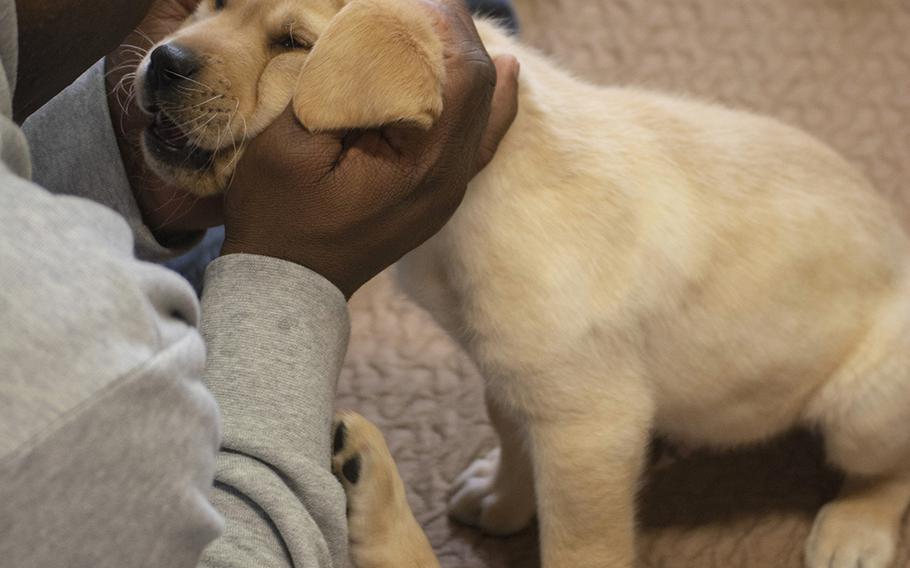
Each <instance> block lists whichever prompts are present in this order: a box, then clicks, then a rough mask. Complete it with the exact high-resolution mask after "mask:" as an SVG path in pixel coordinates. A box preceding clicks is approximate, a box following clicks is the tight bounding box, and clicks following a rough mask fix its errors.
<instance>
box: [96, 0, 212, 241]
mask: <svg viewBox="0 0 910 568" xmlns="http://www.w3.org/2000/svg"><path fill="white" fill-rule="evenodd" d="M199 2H200V0H156V1H155V2H154V3H153V4H152V6H151V8H150V9H149V12H148V14H147V15H146V17H145V19H144V20H143V21H142V23H141V24H139V27H138V28H137V29H136V31H134V32H133V33H132V34H130V35H129V36H128V37H127V38H126V39H125V40H124V41H123V44H122V45H121V46H120V47H119V48H117V49H116V50H115V51H114V52H113V53H111V54H110V55H108V57H107V60H106V68H107V75H106V82H107V89H108V106H109V107H110V112H111V121H112V122H113V125H114V131H115V132H116V134H117V143H118V145H119V147H120V154H121V157H122V158H123V163H124V166H125V167H126V172H127V176H128V177H129V180H130V185H131V186H132V189H133V194H134V195H135V197H136V202H137V203H138V205H139V209H140V211H141V212H142V216H143V220H144V221H145V223H146V225H148V226H149V227H150V228H151V229H152V232H153V233H154V234H155V236H156V237H157V238H158V240H159V241H161V242H162V244H165V245H166V244H169V243H171V242H179V241H182V240H184V239H185V238H186V237H187V236H189V235H193V234H195V233H198V232H199V231H201V230H204V229H206V228H208V227H213V226H216V225H220V224H222V223H223V222H224V220H223V213H222V203H223V200H222V198H221V196H214V197H208V198H199V197H196V196H194V195H190V194H189V193H187V192H185V191H183V190H181V189H178V188H176V187H173V186H169V185H168V184H166V183H165V182H163V181H162V180H161V179H160V178H158V177H157V176H156V175H155V174H154V173H152V171H151V170H150V169H149V168H148V167H147V166H146V164H145V159H144V158H143V157H142V150H141V149H140V146H139V139H140V136H141V135H142V132H143V131H144V130H145V128H146V127H147V126H148V125H149V124H150V123H151V120H152V117H150V116H149V115H147V114H145V113H143V112H142V111H141V110H140V109H139V106H138V104H137V103H136V97H135V96H134V92H133V89H134V87H133V79H134V78H135V74H136V68H137V67H138V66H139V63H140V62H141V61H142V58H143V57H144V56H145V54H146V52H148V50H149V49H150V48H151V47H152V46H153V45H155V43H157V42H158V41H160V40H161V39H163V38H164V37H166V36H168V35H169V34H171V33H172V32H174V31H175V30H176V29H177V28H178V27H179V26H180V24H181V23H183V21H184V20H186V19H187V18H188V17H189V16H190V14H192V13H193V11H194V10H195V9H196V6H198V4H199Z"/></svg>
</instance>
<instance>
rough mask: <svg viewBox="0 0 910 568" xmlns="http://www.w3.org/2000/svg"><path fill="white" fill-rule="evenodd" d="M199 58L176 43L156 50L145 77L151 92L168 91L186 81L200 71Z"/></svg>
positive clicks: (150, 59)
mask: <svg viewBox="0 0 910 568" xmlns="http://www.w3.org/2000/svg"><path fill="white" fill-rule="evenodd" d="M199 66H200V65H199V58H198V57H196V54H194V53H193V52H192V51H190V50H189V49H187V48H185V47H182V46H180V45H177V44H174V43H166V44H164V45H161V46H159V47H157V48H155V51H153V52H152V55H151V57H150V58H149V66H148V70H147V71H146V75H145V82H146V86H147V87H148V89H149V91H151V92H156V91H159V90H161V89H166V88H168V87H170V86H171V85H175V84H177V83H179V82H181V81H186V80H187V79H189V78H190V77H192V76H193V75H194V74H195V73H196V72H197V71H199Z"/></svg>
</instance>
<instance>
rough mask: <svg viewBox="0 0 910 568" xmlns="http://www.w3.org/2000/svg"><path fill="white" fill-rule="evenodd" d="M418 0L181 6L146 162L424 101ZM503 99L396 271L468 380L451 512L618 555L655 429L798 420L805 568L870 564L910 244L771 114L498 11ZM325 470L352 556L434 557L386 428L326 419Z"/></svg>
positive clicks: (230, 152) (554, 558)
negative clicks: (471, 388) (540, 44)
mask: <svg viewBox="0 0 910 568" xmlns="http://www.w3.org/2000/svg"><path fill="white" fill-rule="evenodd" d="M431 14H432V12H431V11H430V10H427V9H425V6H424V5H423V4H422V3H421V2H418V1H417V0H204V2H203V3H202V5H201V6H200V7H199V10H198V11H197V12H196V14H195V15H194V16H193V17H192V18H191V19H190V20H189V21H188V22H187V23H186V25H185V26H184V27H183V28H182V29H181V30H180V31H178V32H177V33H176V34H174V35H173V36H172V37H169V38H167V39H166V40H165V41H163V42H162V43H161V44H159V45H158V46H157V47H156V48H155V49H154V50H153V51H152V52H151V53H150V55H149V56H147V57H146V59H145V61H144V62H143V64H142V66H141V68H140V74H139V77H140V78H139V84H140V86H141V88H140V93H139V95H140V99H141V101H142V104H143V105H144V106H145V108H146V109H147V110H149V111H150V112H153V113H155V115H156V121H155V124H154V125H153V126H152V127H151V128H150V129H149V130H148V131H147V133H146V135H145V150H146V155H147V158H148V161H149V162H150V163H151V164H152V166H153V167H154V168H155V169H156V170H157V171H158V173H160V174H161V175H162V176H164V177H165V178H167V179H169V180H172V181H174V182H176V183H178V184H180V185H182V186H184V187H187V188H189V189H191V190H193V191H195V192H197V193H199V194H211V193H215V192H218V191H221V190H223V189H224V187H225V185H226V184H227V183H228V180H229V177H230V175H231V172H232V170H233V164H235V163H236V160H237V157H238V155H239V154H240V153H241V152H242V149H243V146H244V142H245V141H246V140H247V139H249V138H251V137H252V136H254V135H255V134H256V133H258V132H260V131H261V130H262V129H263V128H264V127H265V126H266V125H268V124H269V123H270V122H271V121H272V120H274V118H275V117H276V116H277V115H278V114H279V113H280V112H281V111H282V110H283V109H284V108H285V107H286V105H287V104H288V103H289V102H291V101H292V102H293V105H294V109H295V111H296V113H297V116H298V118H299V119H300V120H301V121H302V122H303V123H304V124H305V125H306V126H308V127H309V128H311V129H314V130H319V129H330V128H343V127H364V126H371V125H380V124H387V123H391V122H401V121H404V122H410V123H412V124H414V125H415V126H416V127H427V126H429V125H431V124H432V123H433V121H434V119H435V118H436V117H438V115H439V113H440V111H441V106H442V98H441V85H442V84H443V82H444V81H445V77H444V76H443V65H442V58H443V52H442V49H443V48H442V45H441V42H440V40H439V39H438V36H437V34H436V33H435V32H434V27H433V18H432V15H431ZM477 26H478V28H479V30H480V32H481V36H482V38H483V40H484V42H485V44H486V46H487V48H488V50H489V51H490V52H491V53H492V54H494V55H495V54H498V53H503V52H508V53H514V54H517V55H518V57H519V59H520V60H521V62H522V79H521V99H520V111H519V115H518V117H517V119H516V121H515V123H514V125H513V127H512V129H511V131H510V132H509V134H508V135H507V137H506V138H505V140H504V141H503V143H502V145H501V146H500V149H499V152H498V155H497V157H496V158H495V159H494V161H493V162H492V163H491V164H490V165H489V166H488V167H487V168H486V169H485V170H484V171H483V172H482V173H481V174H480V176H479V177H477V178H476V179H475V180H474V181H473V182H472V184H471V187H470V188H469V190H468V194H467V196H466V198H465V200H464V204H463V205H462V207H461V209H460V210H459V211H458V213H457V214H456V215H455V217H454V218H453V219H452V220H451V222H449V224H448V225H447V226H446V227H445V228H444V229H443V231H442V232H441V233H440V234H439V235H437V236H436V237H434V238H433V239H431V240H430V241H428V242H427V243H426V244H425V245H423V246H422V247H421V248H420V249H418V250H416V251H414V252H413V253H412V254H410V255H409V256H407V257H406V258H405V259H404V260H403V261H402V262H401V263H400V275H401V280H402V283H403V285H404V287H405V288H406V289H407V290H408V291H409V293H410V294H411V295H412V296H413V297H414V298H415V299H416V300H417V301H418V302H419V303H420V304H421V305H423V306H425V307H426V308H427V309H428V310H430V311H431V312H432V313H433V315H434V316H435V317H436V319H437V320H438V321H439V323H440V324H441V325H443V326H444V327H445V328H446V329H447V330H448V331H449V332H450V333H451V334H452V335H453V336H454V337H455V338H456V339H457V340H458V341H460V343H461V345H462V346H463V347H464V348H465V349H466V350H467V351H468V352H469V353H470V354H471V356H472V357H473V359H474V361H475V362H476V363H477V365H478V367H479V368H480V369H481V371H482V372H483V373H484V375H485V376H486V379H487V401H488V406H489V413H490V418H491V420H492V422H493V424H494V425H495V427H496V429H497V431H498V433H499V436H500V439H501V447H500V449H499V450H497V451H496V452H494V453H493V454H491V455H489V456H486V457H483V458H481V459H480V460H479V461H477V462H476V463H475V464H474V465H472V466H471V467H470V468H468V470H467V471H466V472H465V473H464V475H463V476H462V477H461V479H460V480H459V481H458V486H457V487H456V490H455V492H454V497H453V498H452V501H451V504H450V505H451V511H452V514H453V516H454V517H456V518H457V519H459V520H461V521H463V522H466V523H469V524H472V525H475V526H477V527H479V528H480V529H482V530H484V531H486V532H488V533H493V534H508V533H512V532H515V531H519V530H521V529H522V528H524V527H525V526H527V525H528V524H529V523H530V522H531V521H532V518H533V517H534V516H535V514H536V515H537V517H539V521H540V529H541V530H540V532H541V541H542V542H541V551H542V556H543V565H544V567H545V568H584V567H592V568H593V567H628V566H632V565H633V563H634V556H635V554H634V532H635V531H634V528H635V495H636V489H637V484H638V479H639V474H640V472H641V469H642V462H643V457H644V454H645V450H646V448H647V446H648V441H649V436H650V435H651V433H652V431H658V432H661V433H663V434H665V435H667V436H668V437H670V438H672V439H675V440H678V441H680V442H683V443H685V444H690V445H707V446H712V447H729V446H736V445H741V444H746V443H750V442H757V441H760V440H764V439H767V438H768V437H770V436H774V435H776V434H778V433H780V432H782V431H784V430H786V429H788V428H791V427H794V426H805V427H809V428H813V429H816V430H818V431H820V432H821V433H822V434H823V435H824V438H825V440H826V445H827V452H828V456H829V459H830V461H831V462H832V463H833V464H835V465H836V466H838V467H840V468H841V469H843V470H844V471H845V472H846V474H847V482H846V485H845V487H844V489H843V492H842V494H841V495H840V497H838V498H837V499H836V500H834V501H833V502H832V503H830V504H828V505H827V506H825V507H824V508H823V509H822V511H821V512H820V513H819V515H818V517H817V519H816V521H815V526H814V528H813V530H812V534H811V536H810V538H809V541H808V543H807V545H806V556H805V558H806V564H807V566H809V567H812V568H817V567H832V568H846V567H849V568H854V567H858V566H862V567H863V568H884V567H887V566H889V565H891V563H892V561H893V558H894V552H895V547H896V544H897V540H898V534H899V531H900V525H901V519H902V517H903V514H904V510H905V508H906V507H907V504H908V501H910V427H908V424H910V274H908V260H910V242H908V238H907V236H906V235H905V234H904V232H903V231H902V230H901V229H900V227H899V224H898V222H897V220H896V219H895V217H894V215H893V214H892V212H891V210H890V209H889V206H888V205H887V204H886V203H885V202H884V201H883V200H882V199H881V198H880V197H879V196H878V195H877V194H876V192H875V191H874V190H873V188H872V187H870V185H869V183H868V182H867V181H866V179H865V178H864V177H863V176H862V175H861V174H860V173H859V172H858V171H857V170H856V169H854V168H853V167H851V166H850V165H849V164H847V163H846V162H845V161H844V160H843V159H842V158H841V157H839V156H838V155H837V154H836V153H835V152H833V151H832V150H831V149H829V148H828V147H826V146H825V145H823V144H822V143H820V142H818V141H817V140H815V139H813V138H812V137H810V136H808V135H806V134H804V133H802V132H800V131H798V130H795V129H793V128H789V127H787V126H784V125H782V124H780V123H778V122H775V121H773V120H769V119H767V118H762V117H759V116H755V115H752V114H748V113H745V112H736V111H732V110H728V109H725V108H721V107H719V106H714V105H709V104H703V103H698V102H694V101H689V100H685V99H680V98H674V97H668V96H663V95H659V94H654V93H648V92H643V91H637V90H630V89H623V88H602V87H596V86H593V85H589V84H586V83H584V82H582V81H579V80H577V79H575V78H573V77H571V76H570V75H568V74H567V73H565V72H563V71H561V70H560V69H559V68H558V67H557V66H556V65H554V64H553V63H552V62H550V61H548V60H547V59H546V58H544V57H541V56H540V55H538V54H537V53H535V52H534V51H531V50H529V49H527V48H525V47H522V46H521V45H519V44H518V43H516V42H515V40H513V39H512V38H510V37H508V36H507V35H506V34H505V33H503V32H502V31H501V30H499V29H498V28H497V27H496V26H495V25H493V24H490V23H488V22H483V21H479V22H477ZM335 467H336V471H338V473H339V475H340V477H341V478H342V481H343V483H344V485H345V487H346V489H347V491H348V497H349V499H350V502H351V517H350V530H351V536H352V553H353V558H354V560H355V562H356V564H357V565H358V566H359V568H393V567H400V566H436V565H437V564H438V563H437V561H436V560H435V558H434V556H433V553H432V551H431V550H430V547H429V545H428V543H427V540H426V538H425V536H424V535H423V533H422V532H421V531H420V528H419V526H418V525H417V523H416V522H415V521H414V519H413V517H412V515H411V513H410V511H409V510H408V508H407V504H406V501H405V498H404V489H403V487H402V485H401V480H400V479H399V477H398V475H397V472H396V470H395V466H394V464H393V463H392V460H391V457H390V456H389V454H388V450H387V449H386V448H385V445H384V443H383V441H382V437H381V436H380V434H379V433H378V431H376V430H375V428H373V427H372V426H371V425H370V424H369V423H368V422H366V421H365V420H363V419H362V418H360V417H358V416H356V415H352V414H345V415H341V416H340V417H339V422H338V427H337V431H336V456H335Z"/></svg>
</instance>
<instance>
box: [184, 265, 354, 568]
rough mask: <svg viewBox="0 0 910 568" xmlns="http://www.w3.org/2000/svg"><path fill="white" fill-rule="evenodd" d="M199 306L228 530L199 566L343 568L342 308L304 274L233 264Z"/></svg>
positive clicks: (317, 279)
mask: <svg viewBox="0 0 910 568" xmlns="http://www.w3.org/2000/svg"><path fill="white" fill-rule="evenodd" d="M202 306H203V320H202V330H203V334H204V336H205V338H206V342H207V343H208V345H209V349H210V352H211V353H212V356H211V357H210V358H209V362H208V366H207V368H206V384H207V385H208V387H209V389H211V391H212V393H213V394H214V395H215V397H216V398H217V399H218V403H219V405H220V406H221V409H222V412H223V432H224V434H223V442H222V447H221V453H220V455H219V456H218V462H217V467H216V476H215V494H214V496H213V502H214V503H215V505H216V506H217V507H218V509H219V510H220V511H221V512H222V514H223V515H224V516H225V518H226V520H227V527H226V532H225V534H224V536H223V537H222V538H221V539H219V540H218V541H216V542H215V543H214V544H213V545H212V546H211V547H209V548H208V549H207V550H206V553H205V555H204V557H203V561H202V565H203V566H206V567H219V568H227V567H231V568H234V567H236V568H246V567H249V566H257V567H261V568H271V567H286V566H294V567H299V568H304V567H306V568H309V567H314V568H315V567H325V568H328V567H334V568H343V567H344V566H346V565H347V523H346V517H345V498H344V492H343V490H342V488H341V486H340V485H339V483H338V481H337V480H336V479H335V478H334V477H333V476H332V474H331V470H330V460H331V450H330V447H331V444H330V437H331V415H332V408H333V400H334V396H335V383H336V379H337V377H338V375H339V373H340V370H341V364H342V360H343V357H344V352H345V348H346V345H347V339H348V335H349V331H350V326H349V321H348V312H347V304H346V302H345V300H344V297H343V296H342V294H341V292H340V291H338V289H337V288H335V287H334V286H333V285H332V284H330V283H329V282H328V281H326V280H325V279H324V278H322V277H321V276H319V275H317V274H315V273H313V272H311V271H309V270H307V269H305V268H301V267H299V266H297V265H294V264H290V263H286V262H280V261H276V260H274V259H271V258H266V257H260V256H254V255H243V254H235V255H229V256H226V257H222V258H219V259H217V260H216V261H214V262H213V263H212V264H211V265H210V266H209V268H208V270H207V272H206V282H205V292H204V295H203V300H202ZM215 354H217V356H216V355H215Z"/></svg>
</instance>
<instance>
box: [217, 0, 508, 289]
mask: <svg viewBox="0 0 910 568" xmlns="http://www.w3.org/2000/svg"><path fill="white" fill-rule="evenodd" d="M437 9H438V10H439V11H440V13H441V19H442V21H443V22H444V23H443V25H442V28H443V29H442V30H441V32H442V33H443V39H444V43H445V45H446V51H447V53H446V86H445V92H444V110H443V113H442V116H440V118H439V120H438V121H437V123H436V124H435V125H434V126H433V127H432V128H431V129H430V130H429V131H422V130H418V129H414V128H401V127H398V128H386V129H382V130H368V131H357V132H348V133H336V134H311V133H309V132H307V131H306V130H305V129H304V128H303V126H302V125H301V124H300V123H299V122H298V121H297V119H296V117H295V116H294V114H293V113H292V112H291V111H290V109H289V110H287V111H285V113H284V114H283V115H282V116H281V117H280V118H279V119H278V120H276V121H275V123H273V124H272V125H271V126H270V127H269V128H267V129H266V130H265V131H264V132H263V133H262V134H260V135H259V136H258V137H257V138H256V139H255V140H254V141H253V142H252V143H251V144H250V146H249V147H248V149H247V151H246V153H245V154H244V156H243V158H242V159H241V160H240V163H239V164H238V167H237V172H236V175H235V177H234V181H233V183H232V185H231V187H230V188H229V189H228V191H227V193H226V195H225V203H224V218H225V229H226V239H225V243H224V247H223V249H222V254H231V253H250V254H259V255H265V256H271V257H275V258H280V259H283V260H287V261H290V262H294V263H296V264H299V265H302V266H305V267H307V268H309V269H311V270H313V271H315V272H317V273H319V274H321V275H323V276H325V277H326V278H327V279H328V280H329V281H330V282H332V283H333V284H335V285H336V286H337V287H338V288H339V289H340V290H341V291H342V292H343V293H344V295H345V297H348V298H349V297H350V296H351V295H352V294H353V293H354V292H355V291H356V290H357V289H358V288H359V287H360V286H361V285H363V284H364V283H365V282H366V281H367V280H369V279H370V278H372V277H373V276H375V275H376V274H378V273H379V272H381V271H382V270H383V269H385V268H386V267H388V266H390V265H391V264H392V263H394V262H395V261H397V260H398V259H399V258H401V257H402V256H404V255H405V254H406V253H408V252H409V251H411V250H413V249H414V248H416V247H417V246H419V245H420V244H421V243H423V242H424V241H425V240H427V239H428V238H430V237H431V236H432V235H434V234H435V233H436V232H437V231H439V229H441V228H442V226H443V225H444V224H445V223H446V221H447V220H448V219H449V218H450V217H451V215H452V214H453V213H454V212H455V209H456V208H457V207H458V205H459V204H460V203H461V200H462V197H463V196H464V192H465V189H466V187H467V184H468V181H469V180H470V179H471V178H472V177H473V176H474V175H475V174H477V172H479V171H480V170H481V169H482V168H483V167H484V166H485V165H486V164H487V163H488V162H489V161H490V160H491V159H492V157H493V153H494V152H495V150H496V147H497V146H498V144H499V142H500V140H501V139H502V137H503V136H505V133H506V131H507V130H508V128H509V126H510V125H511V123H512V121H513V120H514V118H515V114H516V112H517V108H518V102H517V93H518V62H517V61H516V60H515V58H513V57H510V56H505V57H501V58H498V59H497V61H496V62H495V64H494V63H493V62H491V60H490V58H489V56H488V54H487V53H486V51H485V50H484V48H483V45H482V44H481V42H480V39H479V37H478V36H477V30H476V29H475V28H474V23H473V20H472V19H471V16H470V14H469V13H468V11H467V9H466V8H465V7H464V5H463V3H462V2H461V1H459V0H455V1H453V2H450V3H448V4H446V5H445V6H442V7H439V8H437ZM497 79H498V80H497ZM494 90H495V92H494ZM491 103H492V105H491ZM491 108H492V113H491Z"/></svg>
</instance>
